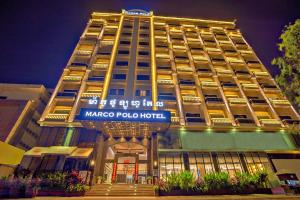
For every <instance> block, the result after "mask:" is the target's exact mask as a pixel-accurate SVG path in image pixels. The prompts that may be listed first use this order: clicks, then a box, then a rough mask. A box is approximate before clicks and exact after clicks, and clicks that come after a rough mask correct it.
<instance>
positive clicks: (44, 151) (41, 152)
mask: <svg viewBox="0 0 300 200" xmlns="http://www.w3.org/2000/svg"><path fill="white" fill-rule="evenodd" d="M92 152H93V148H78V147H65V146H51V147H33V148H32V149H30V150H29V151H27V152H26V153H25V154H24V156H31V157H43V156H45V155H62V156H66V157H70V158H88V157H89V156H90V154H91V153H92Z"/></svg>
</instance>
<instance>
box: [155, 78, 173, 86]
mask: <svg viewBox="0 0 300 200" xmlns="http://www.w3.org/2000/svg"><path fill="white" fill-rule="evenodd" d="M157 83H158V84H163V85H173V80H171V79H157Z"/></svg>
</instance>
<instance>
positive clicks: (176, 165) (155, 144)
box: [21, 130, 300, 184]
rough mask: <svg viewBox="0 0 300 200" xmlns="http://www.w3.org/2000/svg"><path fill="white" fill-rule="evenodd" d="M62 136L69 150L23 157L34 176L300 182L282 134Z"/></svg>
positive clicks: (40, 150) (296, 157)
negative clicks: (179, 175)
mask: <svg viewBox="0 0 300 200" xmlns="http://www.w3.org/2000/svg"><path fill="white" fill-rule="evenodd" d="M66 132H67V135H66V136H65V137H66V138H69V139H68V140H70V141H71V142H69V145H68V146H66V145H65V146H58V145H57V143H55V144H56V145H53V144H52V145H51V144H47V146H48V147H36V148H33V149H31V150H30V151H28V152H26V153H25V156H24V158H23V161H22V163H21V165H22V167H24V168H25V169H27V170H29V171H31V172H34V173H37V172H43V171H53V172H54V171H71V170H77V171H80V172H81V174H82V176H84V179H85V180H86V182H87V183H88V184H100V183H105V184H110V183H119V184H153V183H155V181H157V180H158V179H160V178H164V177H166V176H167V175H168V174H170V173H172V172H180V171H183V170H188V171H191V172H192V173H193V174H194V176H195V178H201V177H203V176H204V175H205V174H207V173H210V172H227V173H228V174H229V175H234V174H235V173H237V172H249V173H254V172H256V171H259V170H266V171H268V172H269V173H270V174H277V175H282V174H284V176H281V178H282V177H283V178H282V179H289V180H288V181H289V184H297V183H298V179H299V178H300V169H299V167H297V166H300V154H298V153H294V152H295V151H292V150H293V148H294V149H296V148H298V147H295V146H293V144H292V143H291V142H286V141H289V140H288V138H287V137H288V136H287V135H286V134H282V133H248V132H241V133H234V134H233V133H219V132H218V133H212V132H209V133H206V132H183V131H181V132H180V131H176V130H175V131H174V130H173V131H169V132H167V133H155V132H154V133H151V134H150V135H144V136H143V135H142V134H138V136H126V137H123V136H114V135H113V134H110V135H109V134H105V133H101V132H97V133H96V132H95V131H94V132H93V131H91V130H88V131H86V130H77V131H74V135H73V136H72V137H70V136H69V135H68V134H69V132H70V130H67V131H66ZM51 134H53V131H52V132H51V130H50V131H49V139H48V140H45V141H47V142H48V141H49V140H51V139H52V137H51ZM76 134H77V135H76ZM70 138H72V139H70ZM74 138H76V139H74ZM60 139H61V141H63V138H60ZM270 141H272V142H270ZM62 143H65V142H62ZM49 146H50V147H49ZM282 181H285V180H282Z"/></svg>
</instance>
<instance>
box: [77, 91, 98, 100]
mask: <svg viewBox="0 0 300 200" xmlns="http://www.w3.org/2000/svg"><path fill="white" fill-rule="evenodd" d="M91 97H99V98H100V97H101V92H84V93H82V94H81V98H83V99H85V98H91Z"/></svg>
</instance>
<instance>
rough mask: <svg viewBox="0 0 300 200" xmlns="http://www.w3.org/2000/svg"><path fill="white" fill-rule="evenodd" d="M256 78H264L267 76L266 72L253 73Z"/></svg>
mask: <svg viewBox="0 0 300 200" xmlns="http://www.w3.org/2000/svg"><path fill="white" fill-rule="evenodd" d="M253 74H254V75H255V76H256V77H266V76H269V74H268V72H253Z"/></svg>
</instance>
